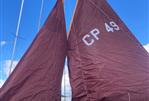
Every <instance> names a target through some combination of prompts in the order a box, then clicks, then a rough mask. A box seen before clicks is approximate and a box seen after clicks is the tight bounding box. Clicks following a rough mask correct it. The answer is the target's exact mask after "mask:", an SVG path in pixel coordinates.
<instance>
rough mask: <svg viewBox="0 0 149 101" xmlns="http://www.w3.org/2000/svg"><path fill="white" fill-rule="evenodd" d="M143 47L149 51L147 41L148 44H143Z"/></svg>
mask: <svg viewBox="0 0 149 101" xmlns="http://www.w3.org/2000/svg"><path fill="white" fill-rule="evenodd" d="M144 48H145V49H146V50H147V51H148V53H149V43H148V44H146V45H144Z"/></svg>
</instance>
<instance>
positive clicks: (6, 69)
mask: <svg viewBox="0 0 149 101" xmlns="http://www.w3.org/2000/svg"><path fill="white" fill-rule="evenodd" d="M10 63H11V60H5V61H4V62H3V65H2V66H3V68H2V69H1V71H0V72H3V74H2V73H1V74H2V75H0V87H1V86H2V85H3V84H4V82H5V80H4V79H2V78H7V77H8V76H9V71H10V69H9V68H10ZM17 63H18V61H16V60H15V61H13V65H12V69H11V72H12V71H13V70H14V68H15V66H16V65H17Z"/></svg>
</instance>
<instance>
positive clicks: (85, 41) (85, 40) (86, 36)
mask: <svg viewBox="0 0 149 101" xmlns="http://www.w3.org/2000/svg"><path fill="white" fill-rule="evenodd" d="M89 37H90V35H89V34H86V35H85V36H84V37H83V38H82V40H83V42H84V43H85V44H86V45H87V46H90V45H92V44H93V43H94V39H91V40H90V41H89V40H87V38H88V39H89Z"/></svg>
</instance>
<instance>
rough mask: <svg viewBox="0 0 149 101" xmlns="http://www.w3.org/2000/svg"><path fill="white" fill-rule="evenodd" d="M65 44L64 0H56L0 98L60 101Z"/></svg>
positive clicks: (1, 100) (6, 100) (8, 99)
mask: <svg viewBox="0 0 149 101" xmlns="http://www.w3.org/2000/svg"><path fill="white" fill-rule="evenodd" d="M66 46H67V37H66V27H65V19H64V10H63V1H62V0H57V3H56V5H55V7H54V8H53V10H52V12H51V13H50V15H49V16H48V18H47V20H46V22H45V24H44V25H43V27H42V28H41V29H40V31H39V32H38V34H37V36H36V38H35V39H34V40H33V42H32V44H31V46H30V47H29V49H28V50H27V52H26V53H25V55H24V56H23V57H22V59H21V60H20V62H19V63H18V65H17V66H16V68H15V70H14V71H13V72H12V73H11V75H10V76H9V78H8V79H7V81H6V82H5V83H4V85H3V86H2V88H1V89H0V101H60V100H61V80H62V74H63V67H64V61H65V56H66Z"/></svg>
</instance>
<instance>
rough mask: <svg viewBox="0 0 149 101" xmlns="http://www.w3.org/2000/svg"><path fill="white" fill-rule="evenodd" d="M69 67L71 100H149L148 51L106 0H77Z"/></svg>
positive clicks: (70, 41) (70, 34)
mask: <svg viewBox="0 0 149 101" xmlns="http://www.w3.org/2000/svg"><path fill="white" fill-rule="evenodd" d="M68 66H69V73H70V83H71V87H72V101H149V54H148V53H147V51H146V50H145V49H144V48H143V46H142V45H141V44H140V42H139V41H138V40H137V39H136V38H135V37H134V35H133V34H132V33H131V31H130V30H129V29H128V28H127V27H126V25H125V24H124V23H123V22H122V20H120V18H119V17H118V15H117V14H116V13H115V12H114V11H113V10H112V8H111V7H110V5H109V4H108V3H107V2H106V0H77V6H76V9H75V13H74V16H73V20H72V23H71V29H70V32H69V37H68Z"/></svg>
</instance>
